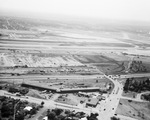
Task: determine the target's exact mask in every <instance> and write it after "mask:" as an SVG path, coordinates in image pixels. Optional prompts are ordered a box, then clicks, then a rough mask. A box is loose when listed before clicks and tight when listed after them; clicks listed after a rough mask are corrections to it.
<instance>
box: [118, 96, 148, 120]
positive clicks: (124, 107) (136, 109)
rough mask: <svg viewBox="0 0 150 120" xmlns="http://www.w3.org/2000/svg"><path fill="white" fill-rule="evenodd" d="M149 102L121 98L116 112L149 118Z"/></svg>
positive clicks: (133, 116)
mask: <svg viewBox="0 0 150 120" xmlns="http://www.w3.org/2000/svg"><path fill="white" fill-rule="evenodd" d="M149 113H150V103H149V102H136V101H128V100H126V99H121V100H120V104H119V105H118V108H117V111H116V114H120V115H124V116H128V117H132V118H136V119H138V120H150V114H149Z"/></svg>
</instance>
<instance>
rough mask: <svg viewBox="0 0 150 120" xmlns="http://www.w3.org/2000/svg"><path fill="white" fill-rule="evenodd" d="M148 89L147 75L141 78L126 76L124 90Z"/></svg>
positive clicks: (149, 85)
mask: <svg viewBox="0 0 150 120" xmlns="http://www.w3.org/2000/svg"><path fill="white" fill-rule="evenodd" d="M146 90H150V79H149V78H147V77H142V78H140V79H139V78H127V80H126V82H125V85H124V91H125V92H128V91H132V92H138V93H140V92H142V91H146Z"/></svg>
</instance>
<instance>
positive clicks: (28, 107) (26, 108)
mask: <svg viewBox="0 0 150 120" xmlns="http://www.w3.org/2000/svg"><path fill="white" fill-rule="evenodd" d="M31 109H32V107H30V106H27V107H25V108H24V110H27V111H30V110H31Z"/></svg>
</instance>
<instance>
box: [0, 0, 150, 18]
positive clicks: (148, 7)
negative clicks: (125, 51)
mask: <svg viewBox="0 0 150 120" xmlns="http://www.w3.org/2000/svg"><path fill="white" fill-rule="evenodd" d="M7 11H11V12H16V13H17V12H27V13H28V12H30V13H38V14H43V13H45V14H53V15H55V14H58V15H59V14H60V15H69V16H78V17H80V16H83V17H84V16H85V17H91V18H110V19H127V20H144V21H150V0H0V12H1V13H2V12H7Z"/></svg>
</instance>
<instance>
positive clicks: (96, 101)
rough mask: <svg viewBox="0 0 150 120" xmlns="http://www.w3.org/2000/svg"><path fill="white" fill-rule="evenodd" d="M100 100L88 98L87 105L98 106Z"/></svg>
mask: <svg viewBox="0 0 150 120" xmlns="http://www.w3.org/2000/svg"><path fill="white" fill-rule="evenodd" d="M98 102H99V100H98V99H97V98H91V99H88V100H87V102H86V105H87V106H90V107H96V106H97V104H98Z"/></svg>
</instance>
